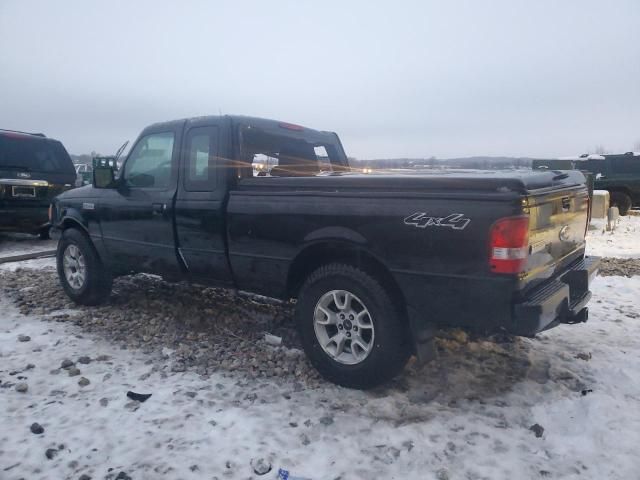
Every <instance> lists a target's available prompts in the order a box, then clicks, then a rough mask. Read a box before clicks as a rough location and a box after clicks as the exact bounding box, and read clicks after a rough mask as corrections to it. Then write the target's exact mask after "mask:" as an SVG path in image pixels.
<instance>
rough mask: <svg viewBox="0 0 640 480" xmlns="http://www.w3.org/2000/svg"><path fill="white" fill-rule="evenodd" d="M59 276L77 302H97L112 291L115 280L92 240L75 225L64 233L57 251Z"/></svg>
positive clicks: (64, 286)
mask: <svg viewBox="0 0 640 480" xmlns="http://www.w3.org/2000/svg"><path fill="white" fill-rule="evenodd" d="M56 263H57V267H58V277H59V278H60V283H61V284H62V288H63V289H64V291H65V292H66V294H67V295H68V296H69V297H70V298H71V299H72V300H73V301H74V302H76V303H79V304H82V305H97V304H99V303H102V302H103V301H105V300H106V299H107V298H108V297H109V294H110V293H111V284H112V279H111V275H109V273H108V272H107V271H106V269H105V268H104V265H103V264H102V260H101V259H100V257H99V256H98V252H96V250H95V248H94V247H93V245H92V243H91V240H89V238H88V237H87V236H86V235H85V234H84V233H82V232H81V231H79V230H77V229H75V228H69V229H67V230H65V231H64V232H63V233H62V237H61V238H60V241H59V242H58V251H57V254H56Z"/></svg>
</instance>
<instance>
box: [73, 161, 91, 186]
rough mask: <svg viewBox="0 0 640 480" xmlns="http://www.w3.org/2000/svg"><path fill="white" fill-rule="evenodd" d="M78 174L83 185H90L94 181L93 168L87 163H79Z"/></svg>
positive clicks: (77, 166)
mask: <svg viewBox="0 0 640 480" xmlns="http://www.w3.org/2000/svg"><path fill="white" fill-rule="evenodd" d="M75 167H76V173H77V174H78V176H79V177H80V179H81V185H78V186H82V185H89V184H90V183H91V181H92V180H93V166H92V165H89V164H87V163H79V164H77V165H76V166H75Z"/></svg>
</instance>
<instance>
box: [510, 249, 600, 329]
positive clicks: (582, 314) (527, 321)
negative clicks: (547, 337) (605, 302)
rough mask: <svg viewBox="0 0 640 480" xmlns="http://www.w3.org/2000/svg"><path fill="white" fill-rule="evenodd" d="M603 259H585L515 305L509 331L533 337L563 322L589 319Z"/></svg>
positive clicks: (579, 321)
mask: <svg viewBox="0 0 640 480" xmlns="http://www.w3.org/2000/svg"><path fill="white" fill-rule="evenodd" d="M599 265H600V258H598V257H585V258H583V259H581V260H579V261H577V262H576V263H574V264H572V265H571V266H570V267H569V268H568V270H567V271H566V272H565V273H563V274H562V275H560V276H559V277H558V278H556V279H554V280H551V281H549V282H547V283H545V284H544V285H542V286H541V287H540V288H537V289H536V290H535V291H533V292H531V293H530V294H529V295H528V296H527V298H526V299H525V300H524V301H522V302H520V303H516V304H515V305H514V306H513V319H512V322H511V324H510V325H509V326H508V327H507V330H508V331H509V332H511V333H514V334H516V335H522V336H533V335H535V334H536V333H538V332H541V331H543V330H548V329H549V328H553V327H555V326H556V325H559V324H561V323H581V322H586V321H587V318H588V309H587V303H589V300H590V299H591V291H590V290H589V285H590V284H591V282H592V281H593V279H594V278H595V276H596V275H597V273H598V266H599Z"/></svg>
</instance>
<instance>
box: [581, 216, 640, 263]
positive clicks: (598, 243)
mask: <svg viewBox="0 0 640 480" xmlns="http://www.w3.org/2000/svg"><path fill="white" fill-rule="evenodd" d="M591 223H592V227H591V228H593V227H595V228H594V229H591V228H590V229H589V231H588V233H587V255H596V256H601V257H617V258H640V216H636V215H627V216H625V217H620V221H619V223H618V225H617V227H616V229H615V230H614V231H612V232H607V231H605V225H606V220H600V219H593V220H592V222H591Z"/></svg>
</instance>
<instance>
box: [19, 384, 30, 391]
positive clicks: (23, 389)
mask: <svg viewBox="0 0 640 480" xmlns="http://www.w3.org/2000/svg"><path fill="white" fill-rule="evenodd" d="M27 390H29V385H27V384H26V383H18V384H17V385H16V392H19V393H26V392H27Z"/></svg>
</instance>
